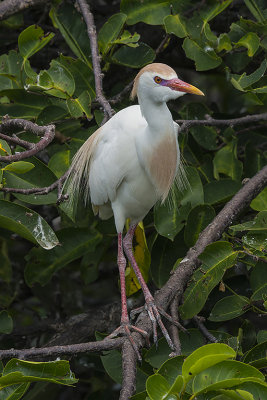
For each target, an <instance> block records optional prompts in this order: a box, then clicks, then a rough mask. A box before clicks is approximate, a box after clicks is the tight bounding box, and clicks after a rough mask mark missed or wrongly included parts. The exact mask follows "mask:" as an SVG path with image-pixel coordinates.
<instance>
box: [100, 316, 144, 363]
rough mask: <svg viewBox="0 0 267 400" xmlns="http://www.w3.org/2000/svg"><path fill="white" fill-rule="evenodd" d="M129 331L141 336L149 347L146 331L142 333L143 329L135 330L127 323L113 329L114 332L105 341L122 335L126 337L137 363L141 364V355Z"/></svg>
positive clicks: (135, 328) (134, 327)
mask: <svg viewBox="0 0 267 400" xmlns="http://www.w3.org/2000/svg"><path fill="white" fill-rule="evenodd" d="M131 331H134V332H138V333H140V334H141V335H142V336H144V338H145V340H146V343H147V344H148V346H149V345H150V343H149V336H148V333H147V332H146V331H144V330H143V329H140V328H137V327H136V326H134V325H131V324H130V323H128V322H127V323H122V324H121V325H120V326H119V327H118V328H116V329H115V331H113V332H112V333H111V334H110V335H108V336H106V338H105V339H113V338H114V337H117V336H120V335H124V336H125V335H126V336H127V338H128V340H129V341H130V343H131V345H132V347H133V349H134V351H135V354H136V356H137V358H138V361H140V362H142V357H141V354H140V352H139V349H138V346H137V344H136V343H135V341H134V339H133V337H132V335H131Z"/></svg>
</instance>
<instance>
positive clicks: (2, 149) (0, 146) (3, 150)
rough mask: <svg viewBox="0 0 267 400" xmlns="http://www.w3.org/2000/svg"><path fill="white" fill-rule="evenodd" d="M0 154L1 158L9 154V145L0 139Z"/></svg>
mask: <svg viewBox="0 0 267 400" xmlns="http://www.w3.org/2000/svg"><path fill="white" fill-rule="evenodd" d="M0 154H1V156H8V155H10V154H11V148H10V147H9V144H8V143H7V142H6V141H5V140H3V139H0Z"/></svg>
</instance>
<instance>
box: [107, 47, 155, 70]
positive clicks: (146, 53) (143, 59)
mask: <svg viewBox="0 0 267 400" xmlns="http://www.w3.org/2000/svg"><path fill="white" fill-rule="evenodd" d="M155 57H156V54H155V52H154V50H153V49H152V48H151V47H150V46H148V45H147V44H145V43H140V44H139V46H138V47H129V46H126V45H125V46H122V47H120V48H119V49H118V50H117V51H116V52H115V53H114V54H113V56H112V61H113V62H115V63H117V64H120V65H125V66H127V67H131V68H141V67H143V66H144V65H146V64H149V63H151V62H153V61H154V59H155Z"/></svg>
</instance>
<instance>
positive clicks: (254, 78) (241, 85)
mask: <svg viewBox="0 0 267 400" xmlns="http://www.w3.org/2000/svg"><path fill="white" fill-rule="evenodd" d="M266 68H267V60H263V61H262V63H261V65H260V66H259V68H257V69H256V70H255V71H254V72H252V73H251V74H250V75H247V74H246V72H244V73H243V74H242V75H235V74H232V75H231V82H232V84H233V85H234V86H235V88H236V89H238V90H241V91H244V89H245V88H247V87H248V86H251V85H253V84H254V83H256V82H258V81H259V80H260V79H261V78H262V76H263V75H264V73H265V71H266Z"/></svg>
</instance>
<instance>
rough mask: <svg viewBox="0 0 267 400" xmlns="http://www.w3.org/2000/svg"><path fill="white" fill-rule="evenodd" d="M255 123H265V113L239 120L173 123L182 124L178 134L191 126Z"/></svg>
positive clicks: (195, 120)
mask: <svg viewBox="0 0 267 400" xmlns="http://www.w3.org/2000/svg"><path fill="white" fill-rule="evenodd" d="M256 121H267V113H262V114H254V115H246V116H245V117H240V118H232V119H213V118H208V119H203V120H201V119H193V120H186V121H185V120H183V119H178V120H176V121H175V122H177V124H182V125H181V126H180V132H183V131H185V130H187V129H189V128H192V126H200V125H206V126H225V125H227V126H235V125H242V124H250V123H252V122H256Z"/></svg>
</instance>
